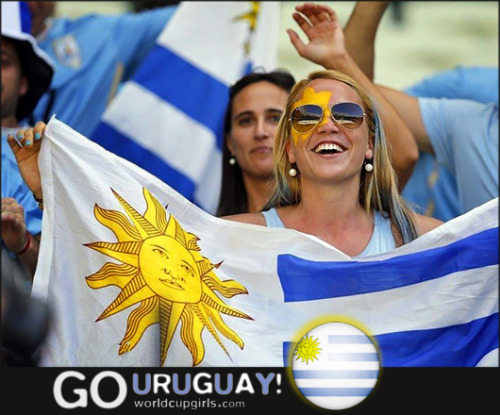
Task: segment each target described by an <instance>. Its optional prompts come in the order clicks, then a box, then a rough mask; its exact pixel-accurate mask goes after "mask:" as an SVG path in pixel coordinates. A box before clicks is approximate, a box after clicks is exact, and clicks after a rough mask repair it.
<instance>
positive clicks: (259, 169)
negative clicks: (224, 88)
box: [227, 81, 288, 180]
mask: <svg viewBox="0 0 500 415" xmlns="http://www.w3.org/2000/svg"><path fill="white" fill-rule="evenodd" d="M287 98H288V92H286V91H284V90H283V89H281V88H279V87H278V86H276V85H274V84H271V83H269V82H267V81H261V82H256V83H254V84H250V85H248V86H246V87H245V88H243V89H242V90H241V91H240V92H239V93H238V94H237V95H236V96H235V97H234V100H233V108H232V110H233V111H232V119H231V130H230V132H229V135H228V138H227V146H228V148H229V151H230V152H231V154H232V155H233V156H234V157H235V158H236V160H237V163H238V165H239V166H240V167H241V170H242V172H243V175H244V176H245V175H246V176H251V177H253V178H260V179H264V180H267V179H268V178H269V177H270V176H271V175H272V172H273V144H274V134H275V132H276V127H277V125H278V122H279V119H280V117H281V114H283V112H284V111H285V106H286V101H287Z"/></svg>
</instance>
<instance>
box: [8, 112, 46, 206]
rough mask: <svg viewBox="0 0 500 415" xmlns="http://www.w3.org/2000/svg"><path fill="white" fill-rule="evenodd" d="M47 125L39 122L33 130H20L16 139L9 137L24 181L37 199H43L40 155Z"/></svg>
mask: <svg viewBox="0 0 500 415" xmlns="http://www.w3.org/2000/svg"><path fill="white" fill-rule="evenodd" d="M46 126H47V124H45V123H44V122H42V121H39V122H37V123H36V124H35V126H34V127H33V128H28V129H26V130H19V131H18V132H17V134H16V138H14V136H13V135H9V136H8V137H7V142H8V143H9V146H10V148H11V149H12V152H13V153H14V156H15V157H16V161H17V165H18V167H19V171H20V173H21V176H22V177H23V180H24V181H25V183H26V184H27V185H28V187H29V188H30V190H31V191H32V192H33V195H34V196H35V198H36V199H43V193H42V180H41V178H40V171H39V170H38V154H39V153H40V145H41V142H42V137H43V133H44V131H45V127H46Z"/></svg>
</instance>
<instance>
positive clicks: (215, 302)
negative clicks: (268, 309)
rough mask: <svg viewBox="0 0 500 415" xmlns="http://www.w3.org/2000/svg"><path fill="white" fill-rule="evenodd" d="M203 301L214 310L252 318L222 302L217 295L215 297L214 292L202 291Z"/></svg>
mask: <svg viewBox="0 0 500 415" xmlns="http://www.w3.org/2000/svg"><path fill="white" fill-rule="evenodd" d="M202 300H203V302H204V303H205V304H207V305H209V306H210V307H212V308H213V309H214V310H217V311H218V312H220V313H224V314H227V315H229V316H233V317H239V318H244V319H246V320H252V317H250V316H248V315H246V314H245V313H242V312H241V311H239V310H237V309H236V308H234V307H231V306H229V305H227V304H225V303H223V302H222V301H221V300H220V298H219V297H217V296H216V295H215V294H214V293H210V292H209V291H207V292H204V293H203V298H202Z"/></svg>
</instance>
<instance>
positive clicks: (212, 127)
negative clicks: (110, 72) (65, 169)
mask: <svg viewBox="0 0 500 415" xmlns="http://www.w3.org/2000/svg"><path fill="white" fill-rule="evenodd" d="M279 10H280V3H279V2H247V1H241V2H240V1H238V2H236V1H232V2H181V3H180V4H179V7H178V9H177V10H176V12H175V14H174V15H173V17H172V19H171V20H170V21H169V22H168V24H167V25H166V26H165V29H164V30H163V32H162V33H161V34H160V36H159V37H158V40H157V42H156V46H155V47H154V48H153V50H152V51H151V52H150V54H149V55H148V57H147V58H146V59H145V61H144V62H143V64H142V65H141V67H140V68H139V69H138V70H137V72H136V73H135V74H134V76H133V78H132V79H131V80H130V81H128V82H127V83H125V84H124V86H123V88H122V90H121V91H120V93H119V94H118V95H117V96H116V97H115V99H114V100H113V101H112V102H111V103H110V105H109V107H108V109H107V110H106V112H105V113H104V115H103V117H102V122H101V124H100V125H99V127H98V128H97V130H96V132H95V133H94V135H93V137H91V138H92V139H93V140H94V141H95V142H97V143H98V144H100V145H101V146H103V147H104V148H106V149H108V150H110V151H112V152H113V153H116V154H118V155H119V156H121V157H124V158H126V159H127V160H130V161H132V162H134V163H135V164H137V165H138V166H140V167H142V168H144V169H145V170H147V171H149V172H150V173H152V174H154V175H155V176H156V177H158V178H160V179H161V180H162V181H164V182H165V183H169V184H170V185H171V186H172V187H173V188H175V189H176V190H177V191H178V192H180V193H181V194H182V195H184V196H185V197H186V198H187V199H189V200H190V201H193V202H194V203H196V204H197V205H198V206H201V207H202V208H203V209H205V210H206V211H208V212H210V213H214V212H215V210H216V208H217V203H218V199H219V193H220V183H221V176H222V143H223V124H224V114H225V110H226V106H227V103H228V100H229V92H228V91H229V86H230V85H231V84H232V83H234V82H236V81H237V80H238V79H239V78H241V77H242V76H243V75H244V74H246V73H247V72H249V71H250V70H252V69H254V68H256V67H262V68H264V69H265V70H266V71H270V70H273V69H275V65H276V63H277V56H278V32H279V18H280V17H279Z"/></svg>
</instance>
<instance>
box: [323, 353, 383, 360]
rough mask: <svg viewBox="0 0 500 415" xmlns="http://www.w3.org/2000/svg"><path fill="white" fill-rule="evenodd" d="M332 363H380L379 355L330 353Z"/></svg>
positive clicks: (329, 357)
mask: <svg viewBox="0 0 500 415" xmlns="http://www.w3.org/2000/svg"><path fill="white" fill-rule="evenodd" d="M328 360H329V361H330V362H378V361H379V358H378V354H377V353H338V352H335V353H328Z"/></svg>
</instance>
